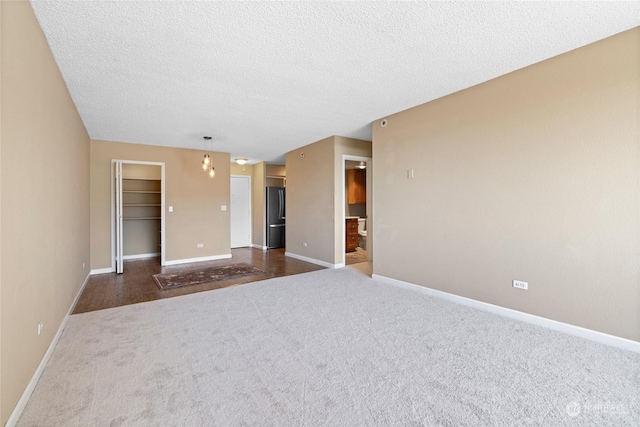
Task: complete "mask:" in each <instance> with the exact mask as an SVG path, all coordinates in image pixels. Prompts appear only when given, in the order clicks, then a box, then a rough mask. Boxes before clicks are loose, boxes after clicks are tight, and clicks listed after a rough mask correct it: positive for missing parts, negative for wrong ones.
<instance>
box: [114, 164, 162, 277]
mask: <svg viewBox="0 0 640 427" xmlns="http://www.w3.org/2000/svg"><path fill="white" fill-rule="evenodd" d="M111 174H112V177H111V185H112V191H111V198H112V199H111V206H112V210H111V212H112V213H111V215H112V220H111V227H112V241H111V247H112V262H111V267H112V269H113V271H115V272H116V273H124V261H125V260H129V259H140V258H157V259H158V264H160V265H161V266H164V264H165V244H164V243H165V218H164V200H165V190H164V188H165V182H164V163H156V162H140V161H131V160H112V161H111Z"/></svg>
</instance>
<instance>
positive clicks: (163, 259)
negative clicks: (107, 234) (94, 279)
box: [110, 159, 167, 272]
mask: <svg viewBox="0 0 640 427" xmlns="http://www.w3.org/2000/svg"><path fill="white" fill-rule="evenodd" d="M118 162H120V163H121V164H122V165H126V164H133V165H148V166H160V265H161V266H162V267H164V266H165V264H166V253H167V251H166V249H167V246H166V235H167V233H166V232H165V164H164V162H145V161H139V160H122V159H111V206H110V211H111V271H112V272H115V271H116V226H115V224H116V206H115V198H116V196H115V185H114V181H115V178H116V177H115V175H114V166H115V164H116V163H118Z"/></svg>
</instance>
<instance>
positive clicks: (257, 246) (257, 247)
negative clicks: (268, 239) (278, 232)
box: [251, 243, 269, 251]
mask: <svg viewBox="0 0 640 427" xmlns="http://www.w3.org/2000/svg"><path fill="white" fill-rule="evenodd" d="M251 247H252V248H256V249H262V250H263V251H266V250H267V249H269V248H268V247H266V246H262V245H256V244H253V243H252V244H251Z"/></svg>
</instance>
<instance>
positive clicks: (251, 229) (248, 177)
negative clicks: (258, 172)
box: [229, 175, 253, 248]
mask: <svg viewBox="0 0 640 427" xmlns="http://www.w3.org/2000/svg"><path fill="white" fill-rule="evenodd" d="M233 178H244V179H248V180H249V245H248V246H247V247H248V248H251V247H253V209H252V207H253V206H252V204H253V203H252V202H253V187H252V186H251V176H250V175H231V178H230V180H229V186H231V179H233ZM229 205H231V198H229ZM230 208H231V215H233V207H231V206H230ZM229 241H231V225H229Z"/></svg>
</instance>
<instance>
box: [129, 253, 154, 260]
mask: <svg viewBox="0 0 640 427" xmlns="http://www.w3.org/2000/svg"><path fill="white" fill-rule="evenodd" d="M159 256H160V252H156V253H153V254H137V255H125V256H123V257H122V259H123V260H127V259H144V258H155V257H159Z"/></svg>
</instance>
